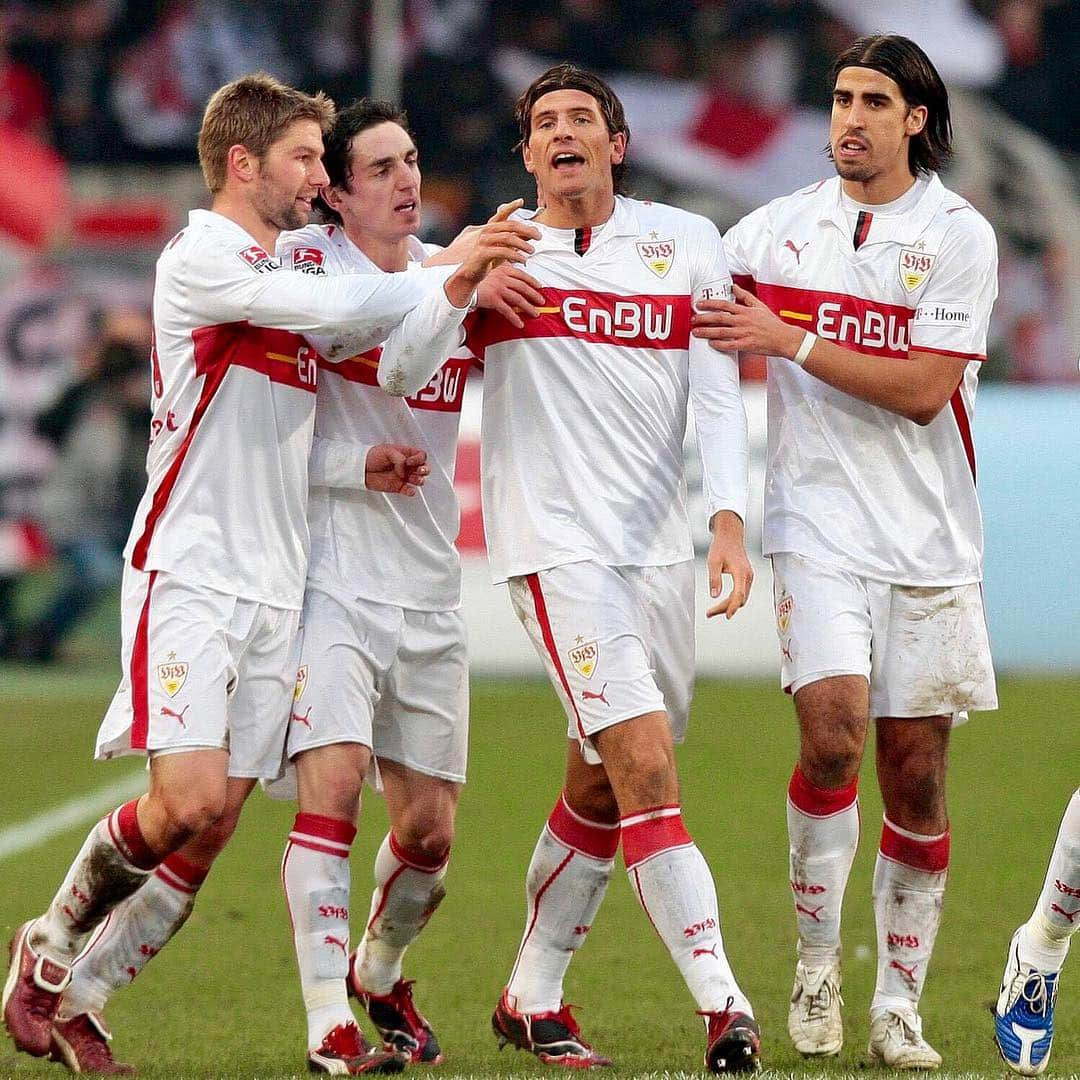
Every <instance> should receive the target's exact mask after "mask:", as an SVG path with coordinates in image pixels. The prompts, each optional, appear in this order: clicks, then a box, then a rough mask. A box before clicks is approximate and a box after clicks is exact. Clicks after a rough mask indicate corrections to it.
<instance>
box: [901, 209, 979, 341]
mask: <svg viewBox="0 0 1080 1080" xmlns="http://www.w3.org/2000/svg"><path fill="white" fill-rule="evenodd" d="M963 212H964V213H967V214H974V213H975V211H974V210H967V209H966V210H964V211H963ZM901 258H902V259H904V258H909V259H913V260H918V259H920V258H926V256H924V255H921V254H919V253H918V252H914V251H905V252H903V253H902V255H901ZM997 264H998V259H997V241H996V240H995V238H994V231H993V229H991V227H990V226H989V224H987V222H985V221H983V220H981V219H980V220H979V221H977V222H972V223H964V226H963V227H957V228H955V229H954V230H952V231H951V232H950V234H949V235H948V236H947V237H946V239H945V242H944V243H943V244H942V246H941V252H940V254H938V256H937V258H936V260H935V262H934V265H933V267H932V268H931V269H930V276H929V280H928V281H927V282H926V285H925V287H924V288H923V291H922V295H921V296H920V297H919V302H918V305H917V306H916V308H915V314H914V315H913V316H912V319H911V345H910V347H911V348H912V349H914V350H919V349H925V350H926V351H927V352H933V353H941V354H943V355H946V356H955V357H958V358H961V359H965V360H984V359H985V358H986V337H987V333H988V332H989V328H990V312H991V309H992V308H993V306H994V300H995V299H996V298H997V291H998V282H997ZM901 265H902V264H901ZM915 269H916V270H917V269H918V266H917V265H916V266H915Z"/></svg>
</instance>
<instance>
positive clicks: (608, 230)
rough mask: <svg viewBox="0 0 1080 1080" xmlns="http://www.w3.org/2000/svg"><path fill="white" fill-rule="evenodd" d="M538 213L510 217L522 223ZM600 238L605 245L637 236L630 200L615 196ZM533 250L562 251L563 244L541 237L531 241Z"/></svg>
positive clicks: (636, 220)
mask: <svg viewBox="0 0 1080 1080" xmlns="http://www.w3.org/2000/svg"><path fill="white" fill-rule="evenodd" d="M539 212H540V211H539V210H538V209H537V210H517V211H515V212H514V213H513V214H512V215H511V217H515V218H520V219H521V220H522V221H530V220H532V218H534V217H536V215H537V214H538V213H539ZM602 228H603V232H602V234H601V235H602V238H603V241H604V242H605V243H606V242H607V241H608V239H610V238H612V237H615V236H637V235H638V233H639V232H640V231H641V230H640V228H639V226H638V216H637V211H636V210H635V209H634V204H633V201H632V200H631V199H628V198H626V196H624V195H616V196H615V209H614V210H613V211H612V213H611V217H610V218H608V220H607V221H606V222H604V225H603V226H602ZM572 231H573V230H571V229H560V230H558V232H561V233H564V234H565V233H569V232H572ZM532 245H533V248H534V249H535V250H536V251H538V252H539V251H563V250H565V244H564V243H562V242H560V241H557V240H555V239H554V237H549V236H545V235H541V237H540V239H539V240H533V241H532Z"/></svg>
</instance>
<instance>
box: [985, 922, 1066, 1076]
mask: <svg viewBox="0 0 1080 1080" xmlns="http://www.w3.org/2000/svg"><path fill="white" fill-rule="evenodd" d="M1019 937H1020V931H1019V930H1017V931H1016V933H1015V934H1013V938H1012V941H1011V942H1010V943H1009V957H1008V960H1007V961H1006V962H1005V974H1004V975H1003V976H1002V977H1001V993H1000V994H999V995H998V1000H997V1007H996V1008H995V1009H994V1039H995V1041H996V1042H997V1045H998V1050H1000V1051H1001V1056H1002V1058H1004V1060H1005V1064H1006V1065H1008V1066H1009V1068H1010V1069H1012V1070H1013V1071H1014V1072H1018V1073H1020V1075H1021V1076H1038V1075H1039V1074H1040V1073H1041V1072H1043V1071H1044V1070H1045V1069H1046V1066H1047V1064H1048V1063H1049V1061H1050V1046H1051V1044H1052V1043H1053V1041H1054V1002H1055V1001H1056V1000H1057V984H1058V973H1057V972H1056V971H1055V972H1052V973H1047V972H1043V971H1039V970H1038V969H1037V968H1033V967H1032V966H1031V965H1030V964H1024V963H1021V961H1020V948H1019Z"/></svg>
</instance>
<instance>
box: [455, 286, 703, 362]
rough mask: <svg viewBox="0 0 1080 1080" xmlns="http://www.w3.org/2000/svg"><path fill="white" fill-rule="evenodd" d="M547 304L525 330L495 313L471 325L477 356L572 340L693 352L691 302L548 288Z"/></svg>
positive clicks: (479, 317) (677, 297)
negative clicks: (533, 341) (507, 344)
mask: <svg viewBox="0 0 1080 1080" xmlns="http://www.w3.org/2000/svg"><path fill="white" fill-rule="evenodd" d="M541 292H542V293H543V294H544V304H543V306H542V307H541V308H540V314H539V315H538V316H537V317H536V318H535V319H527V320H525V325H524V326H523V327H521V328H520V329H519V328H518V327H516V326H512V325H511V324H510V323H509V322H507V321H506V320H505V319H504V318H503V317H502V316H501V315H496V314H495V313H493V312H490V311H484V312H480V313H478V314H477V317H476V318H475V319H472V320H471V321H469V322H467V323H466V326H467V327H468V344H469V348H471V349H472V351H473V352H475V353H476V354H477V355H478V356H480V357H483V353H484V350H485V349H487V348H488V347H489V346H491V345H498V344H500V343H502V342H504V341H519V340H521V339H523V338H560V337H572V338H577V339H578V340H579V341H591V342H597V343H600V344H607V345H620V346H624V347H627V348H635V349H687V348H689V347H690V316H691V307H690V297H689V296H686V295H673V294H668V295H662V294H659V295H644V294H641V295H621V294H619V293H609V292H594V291H592V290H589V289H553V288H547V287H545V288H543V289H541Z"/></svg>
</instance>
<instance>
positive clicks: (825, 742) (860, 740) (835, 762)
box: [799, 711, 865, 789]
mask: <svg viewBox="0 0 1080 1080" xmlns="http://www.w3.org/2000/svg"><path fill="white" fill-rule="evenodd" d="M864 742H865V731H864V729H863V727H862V725H861V723H859V722H858V721H857V720H856V719H854V718H853V717H850V716H848V715H847V714H845V713H844V712H843V711H838V712H828V713H823V714H822V715H821V716H820V717H819V718H818V720H817V722H815V723H810V724H807V723H804V724H803V733H802V750H801V752H800V755H799V764H800V767H801V769H802V771H803V774H804V775H805V776H806V778H807V780H809V781H810V783H811V784H813V785H814V786H815V787H820V788H825V789H833V788H838V787H843V786H844V785H845V784H849V783H851V781H852V780H853V779H854V778H855V777H856V776H857V775H858V772H859V766H860V765H861V764H862V755H863V745H864Z"/></svg>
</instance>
